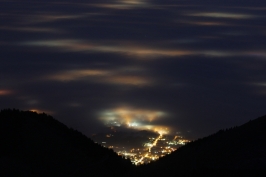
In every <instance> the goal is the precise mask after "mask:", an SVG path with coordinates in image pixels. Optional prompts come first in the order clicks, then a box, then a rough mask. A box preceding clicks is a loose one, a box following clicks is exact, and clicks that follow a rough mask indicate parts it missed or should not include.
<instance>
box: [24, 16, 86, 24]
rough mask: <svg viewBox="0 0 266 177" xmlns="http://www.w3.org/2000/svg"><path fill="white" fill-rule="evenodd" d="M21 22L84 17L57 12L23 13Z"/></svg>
mask: <svg viewBox="0 0 266 177" xmlns="http://www.w3.org/2000/svg"><path fill="white" fill-rule="evenodd" d="M22 17H23V20H22V21H21V23H22V24H32V23H33V24H35V23H47V22H55V21H61V20H72V19H78V18H83V17H85V15H84V14H82V15H68V14H57V13H52V14H51V13H49V14H46V13H37V14H30V15H23V16H22Z"/></svg>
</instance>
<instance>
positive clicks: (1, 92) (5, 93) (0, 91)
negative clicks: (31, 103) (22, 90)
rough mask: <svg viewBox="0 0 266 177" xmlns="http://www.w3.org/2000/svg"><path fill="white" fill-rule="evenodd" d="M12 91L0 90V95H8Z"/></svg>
mask: <svg viewBox="0 0 266 177" xmlns="http://www.w3.org/2000/svg"><path fill="white" fill-rule="evenodd" d="M12 93H13V92H12V91H11V90H0V96H6V95H10V94H12Z"/></svg>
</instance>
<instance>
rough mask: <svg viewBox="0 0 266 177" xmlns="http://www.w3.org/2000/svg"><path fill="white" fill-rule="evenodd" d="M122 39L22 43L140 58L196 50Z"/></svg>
mask: <svg viewBox="0 0 266 177" xmlns="http://www.w3.org/2000/svg"><path fill="white" fill-rule="evenodd" d="M120 43H121V42H120V41H117V42H113V43H112V44H104V43H97V42H94V43H93V42H91V43H89V42H85V41H81V40H67V39H66V40H45V41H29V42H23V43H21V44H20V45H26V46H35V47H49V48H54V49H55V48H56V49H61V50H62V51H65V52H69V51H72V52H104V53H105V52H108V53H117V54H120V55H126V56H134V57H135V56H137V57H139V59H142V58H146V57H151V58H157V57H164V56H168V57H175V56H186V55H195V52H193V51H189V50H178V49H164V48H159V47H148V46H142V45H140V44H134V43H131V44H125V45H121V44H120Z"/></svg>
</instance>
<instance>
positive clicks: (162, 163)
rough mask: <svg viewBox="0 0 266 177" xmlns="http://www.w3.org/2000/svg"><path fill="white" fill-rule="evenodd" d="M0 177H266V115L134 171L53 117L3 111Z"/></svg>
mask: <svg viewBox="0 0 266 177" xmlns="http://www.w3.org/2000/svg"><path fill="white" fill-rule="evenodd" d="M0 140H1V151H0V176H3V177H6V176H25V177H26V176H27V177H31V176H32V177H33V176H38V177H44V176H45V177H47V176H49V177H51V176H56V177H59V176H60V177H61V176H64V177H83V176H84V177H85V176H86V177H87V176H90V177H94V176H99V177H100V176H103V177H105V176H107V177H109V176H110V177H119V176H124V177H130V176H132V177H133V176H134V177H135V176H140V177H141V176H143V177H144V176H145V177H146V176H168V177H171V176H181V177H193V176H205V177H213V176H215V177H227V176H248V177H249V176H266V172H265V171H266V116H263V117H260V118H257V119H255V120H252V121H249V122H248V123H246V124H244V125H242V126H239V127H233V128H230V129H226V130H220V131H218V132H217V133H215V134H213V135H210V136H208V137H205V138H202V139H198V140H196V141H193V142H190V143H188V144H187V145H185V146H183V147H180V148H179V149H178V150H176V151H175V152H173V153H171V154H169V155H166V156H164V157H162V158H160V159H159V160H158V161H155V162H152V163H150V164H147V165H140V166H138V167H135V166H133V165H132V163H131V162H130V161H129V160H128V159H124V158H122V157H121V156H118V155H117V154H116V153H115V152H114V151H113V150H111V149H107V148H104V147H102V146H101V145H99V144H96V143H94V142H93V141H92V140H91V139H89V138H87V137H86V136H85V135H83V134H82V133H80V132H78V131H76V130H73V129H70V128H68V127H67V126H65V125H64V124H62V123H60V122H58V121H57V120H55V119H54V118H53V117H51V116H49V115H46V114H45V113H43V114H38V113H36V112H31V111H20V110H15V109H13V110H11V109H5V110H2V111H1V112H0Z"/></svg>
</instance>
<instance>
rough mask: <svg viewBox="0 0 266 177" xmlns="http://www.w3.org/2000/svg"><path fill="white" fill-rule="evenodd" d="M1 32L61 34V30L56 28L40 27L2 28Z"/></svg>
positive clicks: (0, 28)
mask: <svg viewBox="0 0 266 177" xmlns="http://www.w3.org/2000/svg"><path fill="white" fill-rule="evenodd" d="M0 30H8V31H20V32H30V33H32V32H34V33H59V32H60V33H61V32H62V31H61V30H57V29H54V28H38V27H7V26H4V27H0Z"/></svg>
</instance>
